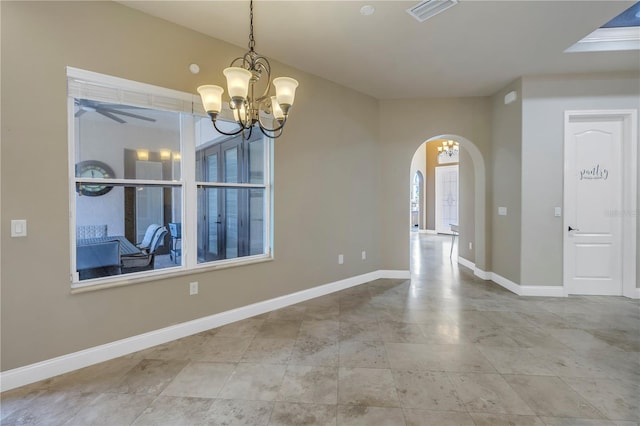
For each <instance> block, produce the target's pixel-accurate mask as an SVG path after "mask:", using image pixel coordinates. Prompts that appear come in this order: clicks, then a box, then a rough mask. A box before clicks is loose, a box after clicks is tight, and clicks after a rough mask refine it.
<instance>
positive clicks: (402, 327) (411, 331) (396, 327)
mask: <svg viewBox="0 0 640 426" xmlns="http://www.w3.org/2000/svg"><path fill="white" fill-rule="evenodd" d="M379 324H380V337H381V338H382V341H384V342H392V343H426V342H427V339H426V338H425V336H424V334H422V329H421V328H420V326H419V325H418V324H413V323H406V322H396V321H379Z"/></svg>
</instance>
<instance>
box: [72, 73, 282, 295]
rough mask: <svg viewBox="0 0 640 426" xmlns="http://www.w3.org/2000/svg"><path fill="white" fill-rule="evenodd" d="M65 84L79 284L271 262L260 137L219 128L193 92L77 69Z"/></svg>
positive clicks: (266, 148)
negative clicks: (232, 133)
mask: <svg viewBox="0 0 640 426" xmlns="http://www.w3.org/2000/svg"><path fill="white" fill-rule="evenodd" d="M67 83H68V84H67V90H68V107H69V109H68V112H69V123H70V128H69V150H70V153H71V158H73V159H74V164H73V167H72V168H71V170H69V172H70V179H71V180H70V186H69V190H70V204H71V207H72V214H71V220H70V225H71V246H72V250H74V251H75V256H72V259H71V273H72V281H73V282H72V287H76V288H78V287H88V286H91V285H97V284H110V283H113V282H118V281H123V280H127V279H129V278H133V277H146V276H149V275H152V276H155V275H160V274H163V273H170V272H171V271H176V270H191V269H200V270H202V269H206V268H209V267H210V266H212V265H215V264H216V262H222V263H224V264H229V263H233V264H242V263H249V262H255V261H261V260H263V259H268V258H270V255H271V254H270V253H271V245H270V217H269V214H270V211H271V207H270V202H271V196H270V193H271V190H270V167H269V165H270V154H271V141H270V140H268V139H265V138H264V136H262V134H261V132H259V131H256V132H253V137H250V138H248V139H244V138H243V135H238V136H237V137H228V136H225V135H223V134H221V133H219V132H217V131H215V130H214V128H213V126H212V125H211V120H210V119H209V117H207V116H206V114H205V113H204V111H202V105H201V101H200V98H199V97H196V96H194V95H193V94H189V93H182V92H177V91H175V90H168V89H164V88H161V87H155V86H150V85H146V84H141V83H136V82H132V81H128V80H123V79H119V78H116V77H111V76H104V75H101V74H96V73H92V72H89V71H84V70H78V69H74V68H70V67H69V68H67ZM134 105H135V106H134ZM194 111H200V113H201V115H198V114H197V113H194ZM71 123H72V124H71ZM218 125H219V126H220V128H222V129H225V130H228V131H231V130H233V128H235V124H234V123H226V122H225V121H223V120H219V122H218ZM184 159H188V160H189V161H183V160H184ZM194 160H195V161H194ZM123 276H124V277H123Z"/></svg>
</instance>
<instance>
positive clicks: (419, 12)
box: [407, 0, 458, 22]
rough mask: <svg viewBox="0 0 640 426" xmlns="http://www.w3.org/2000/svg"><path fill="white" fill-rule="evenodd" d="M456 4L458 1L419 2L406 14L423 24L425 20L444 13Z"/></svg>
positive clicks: (435, 0) (431, 0)
mask: <svg viewBox="0 0 640 426" xmlns="http://www.w3.org/2000/svg"><path fill="white" fill-rule="evenodd" d="M456 4H458V0H427V1H421V2H420V3H418V4H416V5H415V6H413V7H412V8H410V9H407V13H408V14H409V15H411V16H413V17H414V18H416V19H417V20H418V21H419V22H424V21H426V20H427V19H429V18H431V17H433V16H436V15H437V14H438V13H440V12H444V11H445V10H447V9H449V8H450V7H451V6H455V5H456Z"/></svg>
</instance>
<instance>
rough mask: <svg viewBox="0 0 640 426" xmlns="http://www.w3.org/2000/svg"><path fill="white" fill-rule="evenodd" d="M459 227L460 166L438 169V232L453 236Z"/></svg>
mask: <svg viewBox="0 0 640 426" xmlns="http://www.w3.org/2000/svg"><path fill="white" fill-rule="evenodd" d="M452 224H453V225H458V166H457V165H455V166H442V167H436V232H437V233H438V234H451V225H452Z"/></svg>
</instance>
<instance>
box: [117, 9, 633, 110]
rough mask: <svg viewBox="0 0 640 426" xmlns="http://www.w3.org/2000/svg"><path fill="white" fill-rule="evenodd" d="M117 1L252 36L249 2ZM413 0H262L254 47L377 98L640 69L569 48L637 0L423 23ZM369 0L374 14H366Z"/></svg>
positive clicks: (473, 13)
mask: <svg viewBox="0 0 640 426" xmlns="http://www.w3.org/2000/svg"><path fill="white" fill-rule="evenodd" d="M120 3H122V4H125V5H127V6H129V7H132V8H135V9H138V10H140V11H143V12H145V13H147V14H149V15H153V16H156V17H159V18H162V19H165V20H167V21H171V22H174V23H177V24H179V25H182V26H185V27H188V28H191V29H194V30H196V31H199V32H201V33H204V34H208V35H210V36H212V37H215V38H217V39H221V40H224V41H227V42H229V43H232V44H235V45H238V46H240V47H243V48H246V46H247V43H248V34H249V2H248V1H244V0H234V1H121V2H120ZM416 3H418V1H409V2H407V1H348V0H342V1H270V0H259V1H256V2H255V4H254V32H255V39H256V51H257V52H258V53H260V54H262V55H264V56H267V57H269V58H273V59H275V60H278V61H280V62H283V63H286V64H288V65H291V66H293V67H296V68H298V69H300V70H303V71H307V72H309V73H312V74H315V75H318V76H321V77H324V78H326V79H328V80H332V81H334V82H336V83H339V84H342V85H345V86H348V87H351V88H353V89H356V90H358V91H360V92H363V93H366V94H369V95H371V96H374V97H376V98H379V99H388V98H417V97H452V96H485V95H491V94H493V93H495V92H496V91H497V90H499V89H500V88H502V87H503V86H505V85H506V84H508V83H509V82H511V81H513V80H515V79H516V78H518V77H520V76H526V75H540V74H559V73H585V72H606V71H638V70H640V51H638V50H633V51H622V52H593V53H590V52H586V53H563V51H564V50H565V49H566V48H568V47H569V46H571V45H573V44H574V43H575V42H576V41H578V40H579V39H581V38H583V37H585V36H586V35H588V34H589V33H591V32H592V31H593V30H595V29H596V28H598V27H600V25H602V24H604V23H605V22H607V21H608V20H610V19H611V18H613V17H614V16H616V15H617V14H619V13H620V12H622V11H623V10H625V9H626V8H628V7H630V6H631V5H632V4H633V2H629V1H612V0H604V1H594V0H589V1H575V0H573V1H540V0H538V1H519V0H512V1H480V0H461V1H460V2H459V3H458V4H457V5H456V6H454V7H452V8H450V9H449V10H447V11H445V12H443V13H441V14H439V15H437V16H435V17H434V18H431V19H429V20H427V21H426V22H423V23H420V22H418V21H417V20H415V19H414V18H413V17H411V16H410V15H409V14H407V13H406V9H408V8H409V7H411V6H413V5H415V4H416ZM365 4H371V5H373V6H374V7H375V9H376V12H375V14H373V15H372V16H363V15H361V14H360V8H361V7H362V6H363V5H365ZM232 59H233V58H229V62H231V60H232Z"/></svg>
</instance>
